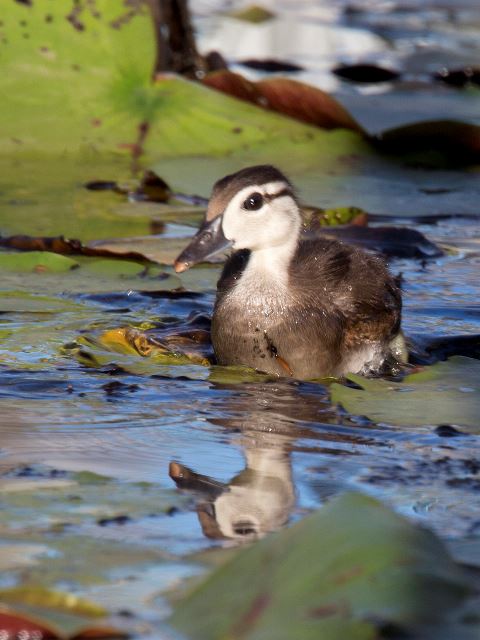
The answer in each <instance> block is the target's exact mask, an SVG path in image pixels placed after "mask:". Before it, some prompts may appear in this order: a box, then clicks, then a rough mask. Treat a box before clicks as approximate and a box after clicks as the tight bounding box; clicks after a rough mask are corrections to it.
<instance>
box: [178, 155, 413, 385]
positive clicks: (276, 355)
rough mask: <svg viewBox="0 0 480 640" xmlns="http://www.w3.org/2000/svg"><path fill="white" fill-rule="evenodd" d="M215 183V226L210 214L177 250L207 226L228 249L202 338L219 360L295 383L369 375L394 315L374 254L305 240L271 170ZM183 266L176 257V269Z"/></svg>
mask: <svg viewBox="0 0 480 640" xmlns="http://www.w3.org/2000/svg"><path fill="white" fill-rule="evenodd" d="M262 174H263V177H262ZM242 178H243V181H242ZM223 181H226V185H227V186H229V187H230V190H231V191H234V195H231V196H230V199H229V201H228V203H227V204H226V205H224V206H222V208H223V212H222V213H221V216H222V218H223V220H222V221H221V228H220V230H218V229H219V227H220V223H219V222H218V221H216V220H215V219H214V220H213V223H210V224H209V225H208V226H207V227H204V228H203V229H201V230H200V232H199V234H197V236H196V239H194V241H193V243H192V244H191V245H190V247H189V248H188V249H187V250H186V252H188V251H191V247H194V246H195V244H199V243H200V244H201V243H202V242H203V243H204V241H203V239H202V237H201V236H202V233H203V234H204V235H205V233H207V235H208V233H209V229H210V228H211V227H213V226H215V229H216V230H217V231H216V232H215V233H214V235H218V234H219V233H220V232H221V235H223V236H224V240H225V239H226V241H227V242H229V243H230V244H233V247H234V249H235V248H237V249H238V250H237V251H235V252H234V253H233V255H232V256H231V257H230V258H229V259H228V261H227V263H226V264H225V267H224V270H223V273H222V275H221V278H220V280H219V282H218V289H217V299H216V303H215V308H214V313H213V319H212V343H213V347H214V350H215V354H216V357H217V360H218V362H219V364H223V365H246V366H250V367H253V368H255V369H258V370H260V371H264V372H266V373H271V374H277V375H280V376H286V375H289V376H293V377H295V378H300V379H309V378H319V377H325V376H339V375H343V374H345V373H347V372H352V373H369V372H377V371H379V370H380V369H381V368H382V365H383V364H384V362H385V360H386V359H387V358H388V357H389V356H390V354H391V347H390V345H391V343H392V340H394V338H395V337H396V336H397V334H398V333H399V331H400V316H401V296H400V292H399V290H398V288H397V286H396V285H395V282H394V280H393V278H392V277H391V275H390V274H389V272H388V270H387V268H386V265H385V263H384V261H383V259H382V258H380V257H378V256H374V255H371V254H368V253H366V252H364V251H363V250H361V249H358V248H355V247H351V246H349V245H344V244H342V243H340V242H338V241H336V240H330V239H327V238H315V239H306V238H305V237H304V236H303V234H302V233H301V222H302V221H301V215H300V211H299V209H298V205H297V203H296V199H295V197H294V195H293V191H292V187H291V185H290V183H289V182H288V180H287V179H286V178H285V177H284V176H283V174H281V173H280V172H278V170H276V169H274V168H273V167H252V168H249V169H246V170H243V172H238V173H237V174H234V175H233V176H227V178H224V179H223ZM232 181H233V182H234V185H233V186H236V187H237V188H236V189H233V188H232ZM235 181H236V182H237V183H239V184H238V185H235ZM252 182H253V184H252ZM221 183H222V181H220V182H219V183H217V185H216V187H215V188H214V195H215V189H218V185H221ZM243 183H247V184H245V185H244V184H243ZM220 193H221V194H222V193H223V191H222V190H220ZM212 199H213V198H212ZM242 203H243V205H242ZM213 204H214V205H215V202H213ZM209 208H210V207H209ZM207 215H208V214H207ZM204 244H205V243H204ZM208 244H211V239H210V238H209V239H208V241H207V245H208ZM203 249H204V247H203ZM186 252H184V253H183V254H182V256H183V255H184V254H186ZM203 257H206V256H205V255H204V256H203ZM184 264H188V262H187V261H186V260H184V261H182V260H181V257H180V258H179V260H178V261H177V265H184ZM178 270H182V267H180V268H179V269H178Z"/></svg>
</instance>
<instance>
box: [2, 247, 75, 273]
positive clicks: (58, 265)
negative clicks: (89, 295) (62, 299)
mask: <svg viewBox="0 0 480 640" xmlns="http://www.w3.org/2000/svg"><path fill="white" fill-rule="evenodd" d="M76 267H78V262H76V261H75V260H72V258H68V257H67V256H61V255H59V254H58V253H50V252H49V251H28V252H27V253H17V252H15V253H13V252H12V253H10V252H8V253H0V269H6V270H8V271H35V272H37V273H44V272H48V273H64V272H65V271H70V270H71V269H75V268H76Z"/></svg>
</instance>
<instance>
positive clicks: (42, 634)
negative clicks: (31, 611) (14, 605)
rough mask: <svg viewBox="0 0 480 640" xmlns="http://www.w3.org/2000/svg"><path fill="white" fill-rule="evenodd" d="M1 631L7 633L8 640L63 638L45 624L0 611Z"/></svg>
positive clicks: (50, 639)
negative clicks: (19, 639) (17, 639)
mask: <svg viewBox="0 0 480 640" xmlns="http://www.w3.org/2000/svg"><path fill="white" fill-rule="evenodd" d="M0 631H2V632H3V633H6V638H12V640H13V638H21V637H22V635H21V634H22V633H23V635H24V636H25V637H28V638H34V637H37V636H38V637H39V638H42V640H61V636H59V635H58V633H57V632H56V631H55V630H53V629H52V628H50V627H48V626H46V624H45V623H44V622H39V621H38V620H35V619H34V618H30V617H27V616H26V615H24V614H20V613H14V612H13V611H0Z"/></svg>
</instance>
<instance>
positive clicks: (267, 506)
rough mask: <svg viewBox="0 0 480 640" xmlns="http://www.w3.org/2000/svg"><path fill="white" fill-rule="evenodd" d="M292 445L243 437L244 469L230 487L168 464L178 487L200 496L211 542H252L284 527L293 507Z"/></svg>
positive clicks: (278, 438) (277, 438) (277, 437)
mask: <svg viewBox="0 0 480 640" xmlns="http://www.w3.org/2000/svg"><path fill="white" fill-rule="evenodd" d="M272 428H274V425H272ZM290 442H291V438H289V437H288V436H284V435H281V434H275V433H265V434H262V433H260V432H257V433H254V432H252V433H250V434H244V438H243V441H242V444H243V446H244V452H245V462H246V466H245V469H243V471H241V472H240V473H238V474H237V475H235V476H234V477H233V478H232V479H231V480H230V482H228V484H223V483H220V482H217V481H215V480H212V479H211V478H209V477H208V476H203V475H200V474H198V473H195V472H194V471H192V470H191V469H188V468H187V467H185V466H183V465H181V464H180V463H178V462H171V463H170V470H169V472H170V477H171V478H172V480H174V481H175V483H176V485H177V487H179V488H181V489H188V490H192V491H195V492H197V493H198V494H199V496H201V499H200V501H199V502H198V504H197V514H198V518H199V520H200V524H201V526H202V530H203V533H204V534H205V535H206V536H207V537H208V538H232V539H237V540H250V539H253V538H258V537H261V536H262V535H264V534H265V533H267V532H269V531H275V530H277V529H279V528H280V527H281V526H282V525H284V524H286V522H287V521H288V519H289V517H290V513H291V511H292V509H293V507H294V505H295V493H294V488H293V480H292V467H291V460H290V451H289V448H290Z"/></svg>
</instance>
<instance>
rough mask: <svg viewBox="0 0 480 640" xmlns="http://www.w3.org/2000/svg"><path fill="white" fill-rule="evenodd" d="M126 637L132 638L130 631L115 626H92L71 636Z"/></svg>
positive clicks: (94, 639) (86, 639) (85, 639)
mask: <svg viewBox="0 0 480 640" xmlns="http://www.w3.org/2000/svg"><path fill="white" fill-rule="evenodd" d="M126 638H130V634H129V633H126V632H125V631H120V630H119V629H115V628H114V627H91V628H89V629H83V630H82V631H80V632H79V633H76V634H75V635H74V636H70V638H69V640H126ZM42 640H43V638H42Z"/></svg>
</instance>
